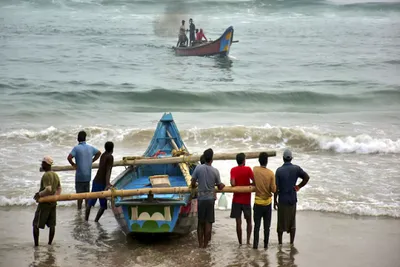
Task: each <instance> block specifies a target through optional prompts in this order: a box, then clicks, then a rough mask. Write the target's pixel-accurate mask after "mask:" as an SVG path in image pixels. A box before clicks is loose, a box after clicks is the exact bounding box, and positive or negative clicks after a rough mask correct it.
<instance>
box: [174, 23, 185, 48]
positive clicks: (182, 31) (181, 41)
mask: <svg viewBox="0 0 400 267" xmlns="http://www.w3.org/2000/svg"><path fill="white" fill-rule="evenodd" d="M187 44H188V38H187V36H186V27H185V21H184V20H182V25H181V27H179V35H178V42H177V43H176V47H181V46H187Z"/></svg>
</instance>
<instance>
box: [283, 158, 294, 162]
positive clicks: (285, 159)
mask: <svg viewBox="0 0 400 267" xmlns="http://www.w3.org/2000/svg"><path fill="white" fill-rule="evenodd" d="M292 159H293V158H290V159H289V158H283V162H291V161H292Z"/></svg>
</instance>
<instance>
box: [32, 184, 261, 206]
mask: <svg viewBox="0 0 400 267" xmlns="http://www.w3.org/2000/svg"><path fill="white" fill-rule="evenodd" d="M195 190H196V189H194V191H195ZM192 191H193V189H192V188H190V187H188V186H182V187H164V188H162V187H159V188H141V189H133V190H108V191H101V192H90V193H89V192H88V193H77V194H63V195H54V196H47V197H42V198H40V199H39V202H55V201H69V200H78V199H91V198H107V197H112V196H114V197H126V196H134V195H146V194H178V195H179V194H185V193H190V192H192ZM216 192H227V193H249V192H255V187H254V186H235V187H232V186H225V187H224V189H222V190H218V189H217V188H216Z"/></svg>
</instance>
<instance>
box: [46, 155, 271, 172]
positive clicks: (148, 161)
mask: <svg viewBox="0 0 400 267" xmlns="http://www.w3.org/2000/svg"><path fill="white" fill-rule="evenodd" d="M261 152H266V153H267V154H268V156H269V157H274V156H276V151H258V152H243V153H245V154H246V158H247V159H254V158H258V155H259V154H260V153H261ZM237 153H241V151H239V152H234V153H216V154H214V157H213V160H235V159H236V154H237ZM200 157H201V155H189V156H179V157H164V158H140V157H139V158H137V159H133V160H130V159H129V160H120V161H114V165H113V166H114V167H121V166H138V165H157V164H178V163H190V162H198V161H199V160H200ZM92 168H93V169H98V168H99V164H98V163H93V166H92ZM51 169H52V171H73V170H75V168H74V167H72V166H70V165H67V166H53V167H52V168H51ZM40 171H43V170H42V169H41V168H40Z"/></svg>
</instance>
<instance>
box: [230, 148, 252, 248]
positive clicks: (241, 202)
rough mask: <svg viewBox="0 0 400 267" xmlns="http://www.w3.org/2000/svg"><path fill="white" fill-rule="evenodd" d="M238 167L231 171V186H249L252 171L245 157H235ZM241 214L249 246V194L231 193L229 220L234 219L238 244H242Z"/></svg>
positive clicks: (242, 155) (241, 155)
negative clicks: (244, 221)
mask: <svg viewBox="0 0 400 267" xmlns="http://www.w3.org/2000/svg"><path fill="white" fill-rule="evenodd" d="M236 162H237V164H238V166H236V167H234V168H232V169H231V185H232V186H249V185H251V181H254V175H253V171H252V170H251V168H250V167H248V166H245V165H246V155H245V154H244V153H239V154H237V155H236ZM242 212H243V215H244V218H245V219H246V223H247V239H246V240H247V244H248V245H249V244H250V237H251V230H252V227H253V226H252V225H251V193H233V199H232V209H231V218H234V219H236V234H237V238H238V241H239V244H240V245H241V244H242Z"/></svg>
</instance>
